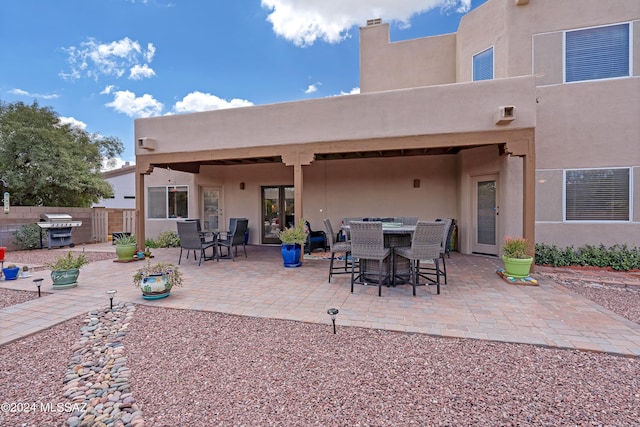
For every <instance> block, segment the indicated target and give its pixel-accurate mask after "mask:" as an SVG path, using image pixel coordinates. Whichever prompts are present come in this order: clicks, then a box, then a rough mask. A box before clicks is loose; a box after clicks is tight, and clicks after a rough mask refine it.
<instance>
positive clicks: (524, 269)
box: [502, 237, 533, 278]
mask: <svg viewBox="0 0 640 427" xmlns="http://www.w3.org/2000/svg"><path fill="white" fill-rule="evenodd" d="M528 249H529V241H528V240H527V239H525V238H522V237H506V238H505V239H504V243H503V245H502V261H503V262H504V270H505V273H506V275H507V276H510V277H514V278H524V277H527V276H528V275H529V271H530V270H531V264H533V257H532V256H530V255H529V254H528V253H527V250H528Z"/></svg>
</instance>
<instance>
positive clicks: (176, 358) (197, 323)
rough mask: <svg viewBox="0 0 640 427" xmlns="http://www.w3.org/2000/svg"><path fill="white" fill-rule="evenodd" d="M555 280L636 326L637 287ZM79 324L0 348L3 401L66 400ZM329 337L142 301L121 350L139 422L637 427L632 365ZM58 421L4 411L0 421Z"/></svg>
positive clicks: (497, 347) (475, 345) (639, 403)
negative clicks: (140, 414)
mask: <svg viewBox="0 0 640 427" xmlns="http://www.w3.org/2000/svg"><path fill="white" fill-rule="evenodd" d="M110 255H111V256H113V254H110ZM564 285H565V286H566V287H567V288H568V289H570V290H571V291H573V292H576V293H580V294H581V295H584V296H585V297H587V298H590V299H593V300H594V301H597V302H598V303H600V304H601V305H603V306H605V307H607V308H609V309H611V310H613V311H615V312H617V313H618V314H620V315H623V316H625V317H627V318H628V319H630V320H632V321H634V322H637V323H640V293H638V292H636V291H629V290H626V291H624V290H620V289H615V288H605V287H598V286H594V285H593V284H588V283H583V282H580V281H566V282H565V283H564ZM8 292H15V291H8ZM4 296H5V292H2V293H0V298H1V299H4ZM82 324H83V319H81V318H77V319H73V320H71V321H68V322H65V323H63V324H61V325H58V326H56V327H54V328H51V329H49V330H47V331H44V332H42V333H39V334H37V335H35V336H31V337H27V338H25V339H22V340H20V341H17V342H14V343H10V344H7V345H5V346H2V347H0V396H2V400H3V401H5V402H28V403H36V402H53V403H60V402H64V399H63V398H62V397H61V395H62V393H61V389H62V378H63V377H64V373H65V368H66V366H67V364H68V363H69V358H70V357H71V354H72V350H71V348H72V346H73V345H74V342H75V341H77V340H78V338H79V337H80V332H79V331H80V327H81V326H82ZM331 332H332V331H331V327H330V325H328V324H327V325H316V324H305V323H299V322H291V321H280V320H272V319H256V318H249V317H240V316H232V315H225V314H220V313H207V312H196V311H188V310H171V309H160V308H154V307H148V306H141V305H139V306H137V310H136V312H135V315H134V320H133V322H131V324H130V325H129V328H128V332H127V333H126V336H125V337H124V341H123V342H124V346H125V350H126V357H127V367H129V368H130V369H131V372H132V377H131V380H130V382H131V390H132V392H133V396H135V399H136V401H137V402H138V404H139V405H140V407H141V409H142V411H143V414H144V418H145V420H146V425H147V426H178V425H184V426H186V425H189V426H236V425H244V426H264V425H274V426H307V425H322V426H325V425H330V426H342V425H353V426H382V425H384V426H407V425H417V426H423V425H474V426H489V425H490V426H513V425H521V426H523V425H535V426H560V425H562V426H564V425H572V426H583V425H602V426H637V425H638V424H639V423H638V419H640V359H632V358H624V357H616V356H610V355H606V354H595V353H583V352H578V351H570V350H557V349H547V348H541V347H535V346H529V345H520V344H506V343H494V342H486V341H479V340H461V339H445V338H434V337H429V336H425V335H419V334H402V333H394V332H386V331H377V330H369V329H362V328H347V327H340V325H339V322H338V333H337V334H336V335H333V334H332V333H331ZM3 417H4V418H3ZM64 419H65V416H64V414H62V415H61V414H57V413H50V412H42V411H36V412H31V413H29V414H24V413H22V414H6V413H5V414H2V413H0V426H5V425H7V426H38V427H41V426H61V425H65V424H64Z"/></svg>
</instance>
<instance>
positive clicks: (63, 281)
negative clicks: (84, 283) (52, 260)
mask: <svg viewBox="0 0 640 427" xmlns="http://www.w3.org/2000/svg"><path fill="white" fill-rule="evenodd" d="M79 275H80V269H78V268H74V269H73V270H53V271H52V272H51V280H53V289H67V288H75V287H76V286H78V276H79Z"/></svg>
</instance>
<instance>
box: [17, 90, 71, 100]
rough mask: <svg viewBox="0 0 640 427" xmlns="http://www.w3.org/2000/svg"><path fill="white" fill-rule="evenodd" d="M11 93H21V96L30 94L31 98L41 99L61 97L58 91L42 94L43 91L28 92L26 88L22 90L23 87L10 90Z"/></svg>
mask: <svg viewBox="0 0 640 427" xmlns="http://www.w3.org/2000/svg"><path fill="white" fill-rule="evenodd" d="M9 93H11V94H13V95H19V96H28V97H29V98H40V99H56V98H60V95H58V94H57V93H50V94H41V93H31V92H28V91H26V90H22V89H17V88H16V89H11V90H10V91H9Z"/></svg>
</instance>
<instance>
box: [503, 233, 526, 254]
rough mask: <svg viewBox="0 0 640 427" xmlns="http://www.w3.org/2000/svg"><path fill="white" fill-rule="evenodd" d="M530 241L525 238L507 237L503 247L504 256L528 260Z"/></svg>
mask: <svg viewBox="0 0 640 427" xmlns="http://www.w3.org/2000/svg"><path fill="white" fill-rule="evenodd" d="M528 247H529V241H528V240H527V239H525V238H523V237H506V238H505V239H504V243H503V245H502V255H504V256H505V257H507V258H516V259H526V258H530V256H529V255H528V254H527V248H528Z"/></svg>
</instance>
